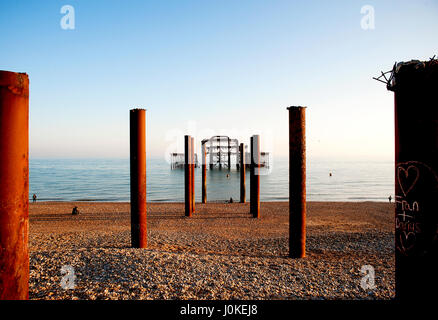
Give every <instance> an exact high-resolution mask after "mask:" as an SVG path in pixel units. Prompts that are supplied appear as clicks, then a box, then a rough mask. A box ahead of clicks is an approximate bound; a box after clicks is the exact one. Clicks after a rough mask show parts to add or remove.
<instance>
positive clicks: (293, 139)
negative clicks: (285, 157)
mask: <svg viewBox="0 0 438 320" xmlns="http://www.w3.org/2000/svg"><path fill="white" fill-rule="evenodd" d="M287 109H288V110H289V256H290V257H292V258H304V257H305V256H306V107H289V108H287Z"/></svg>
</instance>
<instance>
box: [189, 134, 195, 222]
mask: <svg viewBox="0 0 438 320" xmlns="http://www.w3.org/2000/svg"><path fill="white" fill-rule="evenodd" d="M190 160H191V163H190V190H191V191H190V192H191V196H192V214H193V213H195V138H193V137H191V138H190Z"/></svg>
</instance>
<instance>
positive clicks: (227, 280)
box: [29, 202, 395, 300]
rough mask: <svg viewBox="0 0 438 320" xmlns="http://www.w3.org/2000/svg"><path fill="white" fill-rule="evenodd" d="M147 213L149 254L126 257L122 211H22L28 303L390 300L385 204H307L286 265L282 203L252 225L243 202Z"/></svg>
mask: <svg viewBox="0 0 438 320" xmlns="http://www.w3.org/2000/svg"><path fill="white" fill-rule="evenodd" d="M74 206H77V207H78V208H79V210H80V214H79V215H72V214H71V212H72V208H73V207H74ZM147 211H148V213H147V215H148V222H147V227H148V248H147V249H134V248H131V245H130V243H131V240H130V213H129V212H130V205H129V203H121V202H115V203H110V202H37V203H32V204H30V209H29V221H30V233H29V249H30V281H29V298H30V299H37V300H38V299H43V300H64V299H67V300H96V299H117V300H157V299H158V300H186V299H196V300H212V299H213V300H229V299H232V300H234V299H242V300H247V299H248V300H290V299H292V300H295V299H306V300H307V299H318V300H319V299H330V300H333V299H336V300H338V299H379V300H380V299H392V298H394V293H395V282H394V269H395V268H394V230H393V229H394V225H393V216H394V207H393V205H392V204H388V203H381V202H308V203H307V251H306V257H305V258H303V259H291V258H289V257H288V252H289V245H288V239H289V207H288V202H262V203H261V218H260V219H254V218H252V217H251V215H250V214H249V203H246V204H240V203H207V204H199V203H197V204H196V212H195V214H194V216H193V217H191V218H186V217H184V204H183V203H148V207H147ZM364 266H368V267H367V268H368V269H367V270H369V266H371V267H372V268H373V270H374V282H373V283H371V284H373V285H374V286H372V285H370V282H369V281H368V282H364V279H366V278H364V277H366V276H367V275H368V276H369V273H368V274H365V273H364V272H361V269H362V268H364ZM66 277H67V278H66ZM66 279H67V280H66ZM66 283H67V284H68V285H69V287H68V288H66ZM364 283H365V284H367V285H365V287H364Z"/></svg>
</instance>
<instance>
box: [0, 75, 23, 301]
mask: <svg viewBox="0 0 438 320" xmlns="http://www.w3.org/2000/svg"><path fill="white" fill-rule="evenodd" d="M28 156H29V78H28V76H27V74H24V73H15V72H8V71H0V300H27V299H28V298H29V249H28V237H29V157H28Z"/></svg>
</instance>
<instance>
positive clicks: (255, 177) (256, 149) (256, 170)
mask: <svg viewBox="0 0 438 320" xmlns="http://www.w3.org/2000/svg"><path fill="white" fill-rule="evenodd" d="M250 184H251V188H250V193H251V196H250V209H251V214H252V216H253V217H254V218H260V136H259V135H254V136H252V137H251V171H250Z"/></svg>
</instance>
